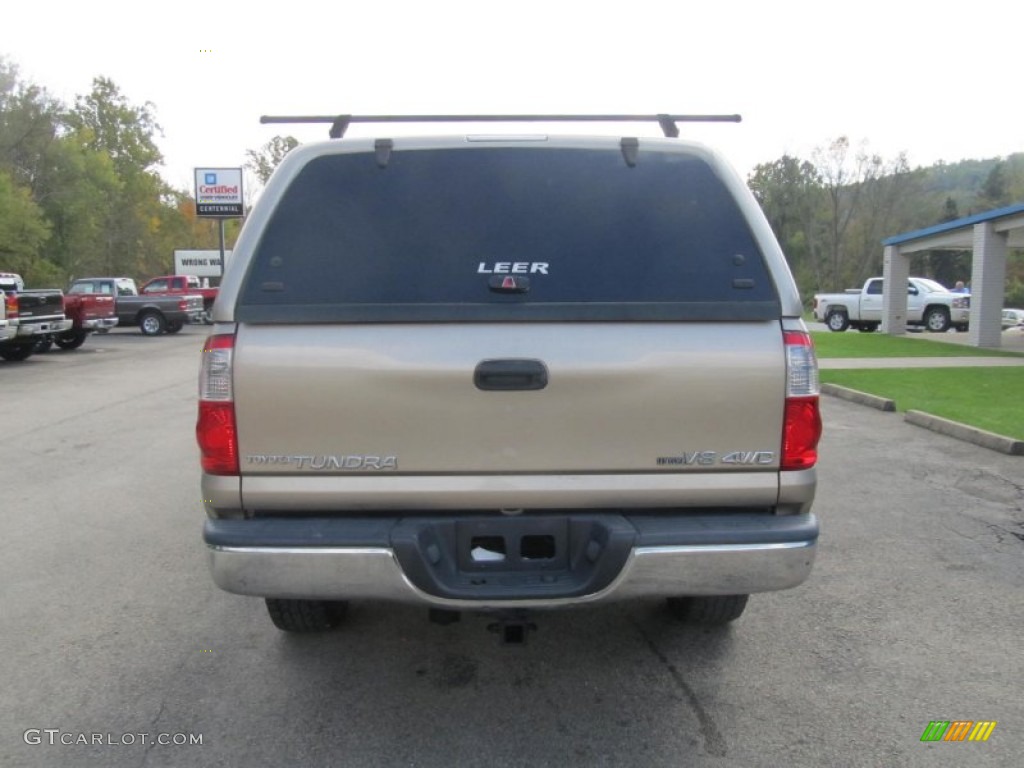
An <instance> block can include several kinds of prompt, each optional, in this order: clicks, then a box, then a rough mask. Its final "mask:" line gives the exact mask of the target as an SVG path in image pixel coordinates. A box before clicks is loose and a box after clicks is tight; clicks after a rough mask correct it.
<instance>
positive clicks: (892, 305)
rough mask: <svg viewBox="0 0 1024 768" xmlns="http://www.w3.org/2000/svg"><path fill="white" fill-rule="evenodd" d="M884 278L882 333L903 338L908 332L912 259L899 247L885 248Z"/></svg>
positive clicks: (890, 246) (889, 246) (888, 246)
mask: <svg viewBox="0 0 1024 768" xmlns="http://www.w3.org/2000/svg"><path fill="white" fill-rule="evenodd" d="M883 264H884V266H883V268H882V277H883V278H885V285H884V287H883V288H882V291H883V295H882V332H883V333H888V334H889V335H890V336H902V335H904V334H905V333H906V332H907V278H908V277H910V258H909V257H908V256H904V255H903V254H902V253H900V247H899V246H898V245H887V246H885V258H884V261H883Z"/></svg>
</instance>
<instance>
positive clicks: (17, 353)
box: [0, 344, 35, 363]
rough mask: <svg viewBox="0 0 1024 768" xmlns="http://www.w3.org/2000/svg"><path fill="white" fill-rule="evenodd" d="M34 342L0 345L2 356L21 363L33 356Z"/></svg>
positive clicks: (0, 355) (9, 360) (12, 361)
mask: <svg viewBox="0 0 1024 768" xmlns="http://www.w3.org/2000/svg"><path fill="white" fill-rule="evenodd" d="M34 347H35V345H34V344H11V345H9V346H6V347H0V357H2V358H3V359H4V360H7V361H8V362H10V363H20V362H21V361H22V360H27V359H28V358H29V357H31V356H32V351H33V348H34Z"/></svg>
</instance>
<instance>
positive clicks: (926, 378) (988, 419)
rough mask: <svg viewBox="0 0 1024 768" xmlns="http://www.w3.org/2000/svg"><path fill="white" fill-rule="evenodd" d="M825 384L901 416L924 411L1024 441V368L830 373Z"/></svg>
mask: <svg viewBox="0 0 1024 768" xmlns="http://www.w3.org/2000/svg"><path fill="white" fill-rule="evenodd" d="M836 335H842V334H836ZM894 341H899V339H894ZM911 343H914V342H911ZM940 346H944V345H942V344H940ZM821 380H822V381H823V382H829V383H832V384H839V385H841V386H844V387H849V388H851V389H856V390H860V391H861V392H869V393H871V394H872V395H879V396H881V397H887V398H890V399H891V400H895V401H896V409H897V410H898V411H908V410H913V411H924V412H926V413H930V414H933V415H935V416H941V417H943V418H945V419H952V420H953V421H959V422H960V423H962V424H969V425H971V426H973V427H978V428H979V429H985V430H988V431H989V432H995V433H997V434H1000V435H1007V436H1009V437H1014V438H1017V439H1020V440H1024V366H1021V367H1012V368H931V369H928V368H918V369H906V368H903V369H899V368H897V369H887V370H875V369H872V370H854V371H828V370H826V371H821Z"/></svg>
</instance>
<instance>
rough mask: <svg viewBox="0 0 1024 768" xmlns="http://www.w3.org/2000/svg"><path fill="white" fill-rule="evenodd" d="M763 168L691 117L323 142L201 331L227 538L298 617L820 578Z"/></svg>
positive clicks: (258, 216)
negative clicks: (690, 128) (703, 135)
mask: <svg viewBox="0 0 1024 768" xmlns="http://www.w3.org/2000/svg"><path fill="white" fill-rule="evenodd" d="M800 313H801V304H800V300H799V297H798V295H797V292H796V289H795V286H794V283H793V281H792V278H791V276H790V274H789V271H788V269H787V267H786V263H785V260H784V258H783V256H782V253H781V252H780V250H779V247H778V245H777V243H776V242H775V240H774V238H773V237H772V235H771V232H770V229H769V228H768V226H767V224H766V223H765V220H764V218H763V216H762V214H761V212H760V210H759V209H758V208H757V205H756V203H755V202H754V200H753V198H752V197H751V195H750V194H749V192H748V191H747V190H746V188H745V186H744V185H743V183H742V181H741V180H740V179H739V178H738V177H737V176H736V175H735V174H734V173H733V172H732V171H731V170H729V169H728V168H727V167H726V166H725V165H724V163H723V162H722V161H721V160H720V159H719V158H718V157H717V156H716V155H715V154H714V153H712V152H711V151H710V150H708V149H706V148H704V147H702V146H700V145H697V144H692V143H688V142H684V141H682V140H679V139H674V138H665V139H653V138H652V139H647V138H641V139H635V138H631V137H626V138H620V137H610V138H602V137H575V138H573V137H553V136H551V137H545V136H516V137H501V136H496V137H487V136H469V137H467V136H457V137H440V138H419V139H413V138H395V139H393V140H392V139H377V140H374V139H341V140H335V141H331V142H325V143H321V144H312V145H307V146H304V147H301V148H299V149H296V150H294V151H293V152H292V153H290V154H289V155H288V157H287V158H286V159H285V161H284V162H283V163H282V165H281V167H280V168H279V169H278V171H277V173H276V174H275V175H274V177H273V178H272V180H271V181H270V183H269V184H268V187H267V189H266V191H265V192H264V194H263V196H262V197H261V199H260V201H259V204H258V205H257V207H256V209H255V210H254V212H253V213H252V215H251V216H250V218H249V220H248V221H247V223H246V225H245V227H244V229H243V232H242V234H241V237H240V239H239V241H238V243H237V244H236V247H235V251H234V259H233V260H232V262H231V264H230V266H229V268H228V272H227V274H226V275H225V279H224V281H223V284H222V286H221V293H220V299H219V300H218V303H217V305H216V309H215V315H214V322H215V327H214V329H213V330H214V332H213V335H212V336H210V338H209V339H208V340H207V343H206V344H205V346H204V350H203V353H202V367H201V373H200V393H199V418H198V424H197V436H198V441H199V446H200V450H201V455H202V466H203V479H202V494H203V496H202V498H203V499H204V500H206V502H205V504H206V511H207V514H208V520H207V522H206V525H205V530H204V538H205V541H206V544H207V546H208V548H209V552H210V557H211V562H212V570H213V577H214V579H215V581H216V583H217V584H218V585H219V586H221V587H222V588H224V589H226V590H228V591H231V592H235V593H239V594H245V595H256V596H260V597H264V598H266V599H267V606H268V609H269V612H270V615H271V618H272V619H273V621H274V623H275V624H276V625H277V626H278V627H280V628H282V629H285V630H289V631H309V630H317V629H325V628H328V627H330V626H332V625H333V624H334V623H335V622H336V621H337V620H338V618H339V617H340V616H341V614H342V611H343V609H344V607H345V605H346V601H348V600H351V599H375V600H376V599H379V600H395V601H403V602H410V603H416V604H420V605H423V606H426V607H429V608H431V609H433V610H434V613H435V615H437V614H440V613H445V614H447V613H448V612H457V611H462V610H483V611H492V612H496V613H497V615H498V616H499V618H500V619H501V620H502V621H505V622H507V624H508V626H512V624H514V622H515V621H517V620H518V619H517V617H521V616H522V615H523V614H522V612H523V611H525V610H533V609H544V608H555V607H565V606H571V605H576V604H584V603H595V602H599V601H608V600H623V599H635V598H645V597H655V596H658V597H666V598H669V605H670V607H671V609H672V610H673V611H674V612H675V613H676V614H677V615H678V616H680V617H681V618H685V619H690V620H696V621H703V622H711V623H722V622H726V621H731V620H733V619H735V618H737V617H738V616H739V615H740V613H741V612H742V611H743V608H744V606H745V604H746V601H747V596H748V595H749V594H750V593H754V592H763V591H769V590H778V589H785V588H789V587H793V586H796V585H798V584H800V583H801V582H802V581H804V579H806V577H807V576H808V573H809V571H810V569H811V565H812V562H813V559H814V553H815V545H816V541H817V536H818V523H817V520H816V518H815V516H814V515H813V514H811V512H810V507H811V503H812V500H813V497H814V491H815V484H816V475H815V469H814V465H815V462H816V458H817V455H816V446H817V442H818V438H819V435H820V429H821V422H820V417H819V412H818V382H817V367H816V361H815V357H814V351H813V348H812V346H811V342H810V338H809V336H808V334H807V332H806V329H805V327H804V326H803V324H802V322H801V320H800Z"/></svg>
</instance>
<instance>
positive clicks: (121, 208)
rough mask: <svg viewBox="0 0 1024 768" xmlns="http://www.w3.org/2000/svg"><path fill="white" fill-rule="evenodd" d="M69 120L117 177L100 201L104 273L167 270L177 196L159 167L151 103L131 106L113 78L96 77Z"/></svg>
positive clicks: (81, 139) (74, 132) (74, 131)
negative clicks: (170, 216)
mask: <svg viewBox="0 0 1024 768" xmlns="http://www.w3.org/2000/svg"><path fill="white" fill-rule="evenodd" d="M67 122H68V125H69V127H70V129H71V136H73V137H74V139H75V140H76V141H77V142H79V143H80V145H81V146H82V147H83V148H84V149H85V150H87V151H92V152H96V153H102V154H104V155H106V156H107V157H109V158H110V161H111V164H112V170H113V174H114V176H115V178H116V180H117V183H116V185H106V186H105V189H106V190H107V191H108V193H109V194H108V195H107V196H105V197H104V198H103V199H102V200H101V201H100V202H101V204H102V207H103V209H104V210H103V217H104V222H103V226H102V234H103V238H104V242H103V243H102V248H103V252H104V253H103V256H102V267H103V269H102V271H104V272H106V273H108V274H111V273H112V274H128V275H140V276H144V275H147V274H150V275H151V274H155V273H160V272H166V271H168V270H169V268H170V266H171V257H172V254H171V253H170V252H168V251H167V250H166V246H165V242H164V238H163V237H162V236H161V230H162V228H163V226H164V224H165V220H166V219H165V212H164V208H165V207H166V206H168V205H172V206H173V195H172V190H171V189H170V187H168V186H167V184H166V183H165V182H164V181H163V179H161V178H160V175H159V174H158V173H157V171H156V167H157V166H158V165H159V163H161V162H162V159H163V158H162V156H161V154H160V151H159V149H158V148H157V145H156V134H157V133H158V132H159V130H160V127H159V125H158V124H157V122H156V118H155V115H154V107H153V105H152V104H150V103H149V102H147V103H145V104H144V105H142V106H135V105H132V104H130V103H129V102H128V99H127V98H126V97H125V96H124V95H123V94H122V93H121V91H120V90H119V89H118V87H117V86H116V85H115V84H114V83H113V82H112V81H110V80H109V79H107V78H103V77H97V78H95V79H94V80H93V87H92V90H91V91H90V92H89V93H88V94H86V95H84V96H79V97H78V98H77V99H76V100H75V107H74V109H73V110H72V111H71V112H70V113H69V114H68V116H67Z"/></svg>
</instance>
